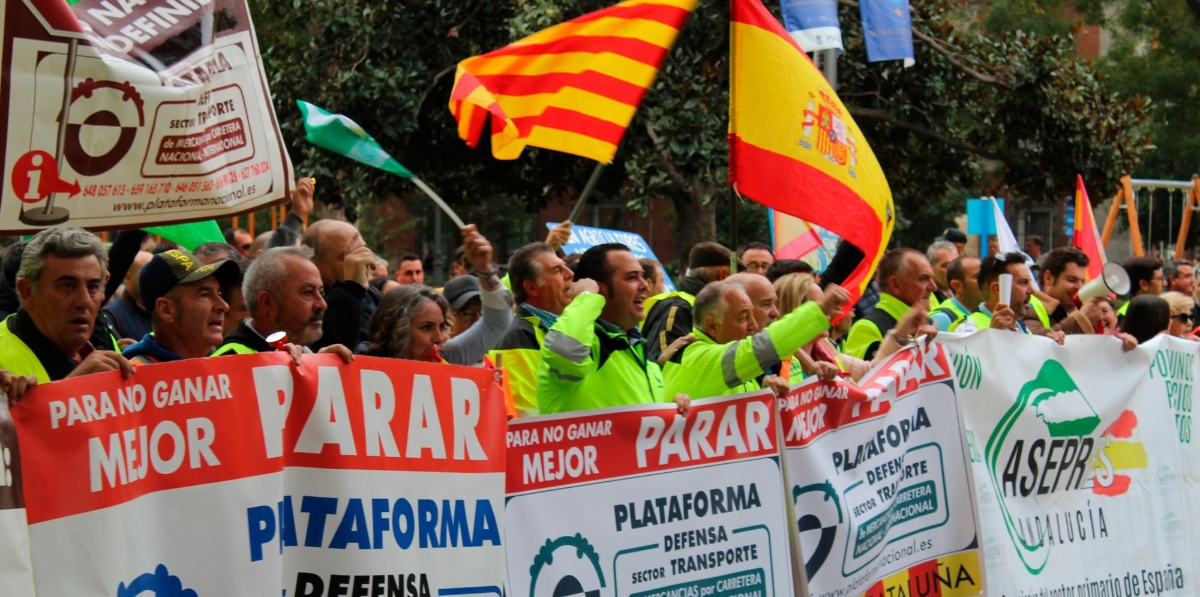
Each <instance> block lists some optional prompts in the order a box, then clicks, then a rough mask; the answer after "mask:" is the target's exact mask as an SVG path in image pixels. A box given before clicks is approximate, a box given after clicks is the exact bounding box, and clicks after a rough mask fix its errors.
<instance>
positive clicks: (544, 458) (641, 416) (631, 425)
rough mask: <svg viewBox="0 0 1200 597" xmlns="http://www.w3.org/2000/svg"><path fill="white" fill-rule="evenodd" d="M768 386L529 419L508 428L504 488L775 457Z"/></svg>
mask: <svg viewBox="0 0 1200 597" xmlns="http://www.w3.org/2000/svg"><path fill="white" fill-rule="evenodd" d="M775 417H776V410H775V399H774V396H773V395H772V394H770V393H760V394H754V395H751V396H744V397H739V398H724V399H720V398H715V399H711V400H705V401H703V402H693V403H692V407H691V411H690V412H689V413H688V416H687V417H686V418H685V417H683V416H682V415H680V414H679V412H678V410H677V409H676V407H675V405H673V404H671V405H662V404H656V405H643V406H632V407H617V408H610V409H603V410H598V411H588V412H586V413H575V414H568V415H558V416H549V417H538V418H536V419H532V420H530V419H518V420H515V421H512V422H511V423H510V424H509V427H508V453H507V454H508V474H507V475H506V479H505V482H506V484H507V486H508V493H509V494H510V495H511V494H515V493H522V492H526V491H535V490H542V489H550V488H558V487H565V486H568V485H575V484H580V483H593V482H596V481H601V480H610V479H616V478H621V477H629V476H633V475H644V474H650V473H656V472H662V471H667V470H677V469H684V468H690V467H695V466H707V465H711V464H718V463H723V462H736V461H739V460H747V459H754V458H761V457H763V456H774V455H777V454H778V453H779V450H778V448H777V446H776V445H775Z"/></svg>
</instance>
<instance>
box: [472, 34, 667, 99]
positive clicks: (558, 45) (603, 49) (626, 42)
mask: <svg viewBox="0 0 1200 597" xmlns="http://www.w3.org/2000/svg"><path fill="white" fill-rule="evenodd" d="M668 51H669V50H668V49H667V48H662V47H659V46H656V45H654V44H652V43H650V42H648V41H644V40H640V39H633V38H629V37H617V36H611V35H610V36H595V37H589V36H582V35H572V36H571V37H565V38H563V39H560V40H557V41H553V42H549V43H544V44H532V45H514V46H504V47H503V48H500V49H499V50H496V51H494V52H491V53H489V54H487V57H488V58H496V57H499V56H540V55H554V54H564V53H567V52H586V53H592V54H597V57H599V55H601V54H617V55H619V56H624V57H626V58H628V59H630V60H634V61H637V62H641V63H642V64H645V65H648V66H652V67H655V68H658V65H659V64H660V63H662V59H663V56H666V55H667V52H668ZM488 89H491V90H493V91H495V90H496V88H495V87H490V86H489V87H488Z"/></svg>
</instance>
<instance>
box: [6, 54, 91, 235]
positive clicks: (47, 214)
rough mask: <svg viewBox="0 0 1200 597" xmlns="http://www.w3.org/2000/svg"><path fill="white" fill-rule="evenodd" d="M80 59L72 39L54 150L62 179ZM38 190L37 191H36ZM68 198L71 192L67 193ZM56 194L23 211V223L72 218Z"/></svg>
mask: <svg viewBox="0 0 1200 597" xmlns="http://www.w3.org/2000/svg"><path fill="white" fill-rule="evenodd" d="M78 57H79V40H77V39H75V38H74V37H72V38H71V39H70V41H68V42H67V56H66V66H65V68H64V71H63V98H62V110H61V111H60V112H59V116H58V146H57V147H56V148H55V150H54V154H55V155H54V163H55V165H56V167H57V169H56V170H55V172H54V175H55V176H57V177H59V178H60V179H61V178H62V176H61V174H62V171H63V155H64V154H65V150H64V147H65V146H66V144H67V126H68V122H67V117H68V116H69V114H70V111H71V89H72V86H73V85H74V80H75V63H76V61H77V59H78ZM35 190H36V189H35ZM66 193H67V194H68V196H69V195H70V191H66ZM56 194H57V191H56V192H51V193H50V194H49V195H48V196H47V197H46V205H45V207H43V208H42V209H40V210H39V209H37V208H34V209H31V210H29V211H23V212H22V213H21V216H20V219H21V221H22V222H24V223H26V224H29V225H31V226H53V225H55V224H61V223H63V222H66V221H67V220H69V219H70V218H71V212H70V211H68V210H67V209H66V208H63V207H55V206H54V196H55V195H56Z"/></svg>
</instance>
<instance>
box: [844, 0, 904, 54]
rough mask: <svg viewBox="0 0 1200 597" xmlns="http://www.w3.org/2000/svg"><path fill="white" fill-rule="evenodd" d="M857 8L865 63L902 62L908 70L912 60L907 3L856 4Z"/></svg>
mask: <svg viewBox="0 0 1200 597" xmlns="http://www.w3.org/2000/svg"><path fill="white" fill-rule="evenodd" d="M858 7H859V11H860V12H861V14H862V27H863V41H864V42H865V43H866V45H867V62H880V61H883V60H904V64H905V66H911V65H912V64H913V63H914V62H915V60H914V56H913V43H912V16H911V15H910V13H909V8H908V0H859V3H858Z"/></svg>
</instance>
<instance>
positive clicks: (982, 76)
mask: <svg viewBox="0 0 1200 597" xmlns="http://www.w3.org/2000/svg"><path fill="white" fill-rule="evenodd" d="M1187 2H1188V4H1192V3H1196V4H1197V5H1200V0H1187ZM838 3H839V4H845V5H846V6H853V7H855V8H857V7H858V2H855V0H838ZM912 34H913V37H916V38H917V39H919V40H921V41H923V42H925V43H927V44H929V47H931V48H933V51H935V52H937V53H938V54H941V55H942V58H945V59H946V61H947V62H949V63H950V64H953V65H954V66H956V67H958V69H959V70H961V71H963V72H964V73H967V74H968V75H970V76H971V78H973V79H976V80H978V81H980V82H983V83H987V84H988V85H994V86H996V87H999V88H1001V89H1008V90H1011V89H1012V85H1009V84H1008V82H1006V81H1004V80H1002V79H1000V78H999V77H996V76H994V75H989V74H987V73H981V72H979V71H977V70H975V69H973V68H971V67H970V66H967V64H966V63H965V62H963V61H962V60H959V59H958V57H957V56H955V55H954V54H953V53H952V52H950V50H947V49H946V48H945V47H943V46H942V44H941V43H940V42H938V40H937V39H935V38H934V37H931V36H929V35H926V34H925V33H924V32H923V31H921V30H920V29H917V28H916V27H913V28H912ZM863 35H864V36H865V35H866V33H865V32H864V33H863Z"/></svg>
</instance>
